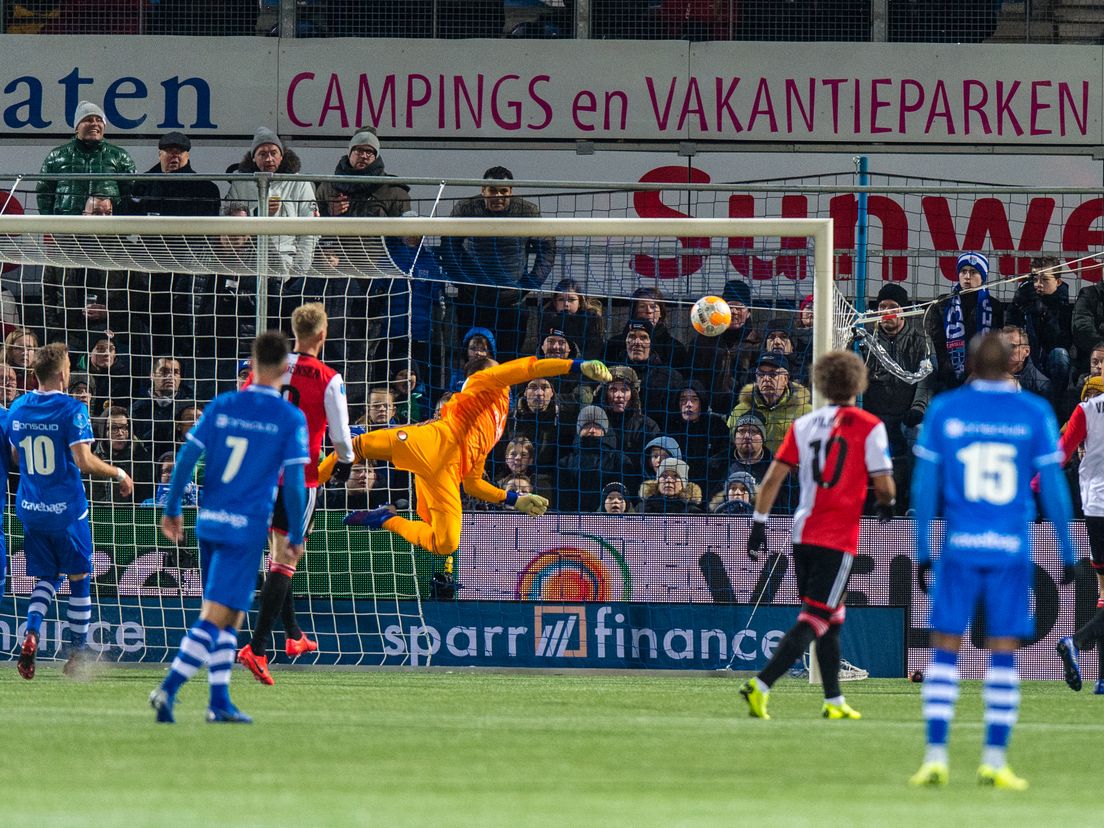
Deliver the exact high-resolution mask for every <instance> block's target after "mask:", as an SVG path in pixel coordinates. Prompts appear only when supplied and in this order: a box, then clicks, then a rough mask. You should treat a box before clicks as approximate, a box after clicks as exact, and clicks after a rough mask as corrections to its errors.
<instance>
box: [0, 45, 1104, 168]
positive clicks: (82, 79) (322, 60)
mask: <svg viewBox="0 0 1104 828" xmlns="http://www.w3.org/2000/svg"><path fill="white" fill-rule="evenodd" d="M2 43H3V49H4V55H5V61H4V67H5V68H4V71H3V73H2V74H0V81H2V83H0V90H2V95H0V135H19V136H24V137H27V136H33V135H51V136H61V135H65V134H67V133H68V132H69V129H68V125H69V123H70V121H71V118H72V114H73V111H74V110H75V108H76V105H77V102H78V101H79V100H81V99H88V100H93V101H96V102H98V103H102V105H103V108H104V111H105V113H106V115H107V121H108V132H109V133H110V134H112V135H116V136H118V135H121V134H126V133H132V134H135V135H147V136H148V135H155V134H158V133H159V132H163V131H166V130H169V129H182V130H185V131H187V132H189V134H190V135H191V136H192V137H193V138H198V137H203V136H205V135H209V136H222V137H231V136H245V135H251V134H252V132H253V130H254V129H256V127H257V126H259V125H261V124H264V125H267V126H269V127H273V128H275V129H277V130H278V131H279V132H280V133H281V134H282V135H285V136H287V137H291V138H296V139H321V138H341V137H347V136H348V134H349V132H350V130H351V129H352V128H355V127H359V126H373V127H375V128H377V129H378V130H379V131H380V133H381V134H384V135H387V136H388V137H389V138H412V139H418V140H486V139H494V140H510V141H517V140H525V141H534V140H536V141H559V142H563V141H571V142H574V141H576V140H597V141H635V142H664V141H667V142H678V141H697V142H702V143H708V142H726V143H730V144H731V143H737V142H756V143H759V142H785V143H796V142H802V143H815V144H834V143H851V144H854V143H859V142H871V141H873V142H879V143H890V144H895V143H900V144H909V145H985V146H1000V145H1033V146H1040V147H1046V146H1061V147H1070V146H1084V147H1092V146H1094V145H1097V144H1100V143H1101V139H1102V132H1101V111H1102V108H1104V95H1102V80H1101V63H1102V51H1101V47H1100V46H1066V47H1063V48H1062V49H1058V50H1055V49H1053V48H1051V47H1050V46H1046V45H1040V46H1030V45H1023V44H1015V45H991V46H978V45H962V46H959V45H949V44H936V45H932V44H866V45H864V48H863V49H862V50H860V51H857V52H855V53H853V54H849V55H848V65H847V71H846V72H841V71H840V67H839V52H840V47H839V46H838V45H837V44H831V43H823V44H822V43H800V44H796V43H727V42H726V43H708V44H690V43H686V42H682V41H653V42H647V43H642V42H633V41H541V40H525V41H514V40H489V41H483V40H442V41H418V40H403V39H380V40H373V39H356V40H349V39H324V40H317V39H303V40H299V39H280V40H274V39H269V38H221V39H220V40H219V47H218V48H217V49H211V48H210V47H209V43H207V42H206V41H203V40H200V39H198V38H188V37H139V36H127V37H110V36H98V37H97V36H79V37H77V36H58V37H51V38H50V39H49V40H48V41H44V40H42V39H39V38H35V37H25V36H10V35H9V36H2ZM46 43H48V48H49V49H50V51H51V52H52V53H53V54H56V55H59V56H64V59H63V60H51V61H45V62H44V61H42V60H41V52H42V50H43V48H44V44H46ZM645 54H646V55H647V60H646V61H642V60H641V57H642V55H645ZM488 55H493V58H494V59H493V60H488Z"/></svg>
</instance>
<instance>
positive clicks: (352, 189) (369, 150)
mask: <svg viewBox="0 0 1104 828" xmlns="http://www.w3.org/2000/svg"><path fill="white" fill-rule="evenodd" d="M334 175H344V176H362V177H363V176H367V177H371V178H377V177H381V176H385V175H389V173H388V172H387V171H386V170H385V169H384V167H383V156H382V155H380V140H379V137H378V136H377V135H376V133H374V132H372V130H370V129H360V130H357V132H356V134H354V135H353V137H352V138H350V139H349V146H348V148H347V150H346V152H345V154H344V155H342V156H341V159H340V160H339V161H338V162H337V167H336V168H335V169H334ZM390 177H391V178H394V176H390ZM334 189H335V190H337V192H339V193H345V195H347V196H349V211H348V215H350V216H356V217H373V218H385V217H387V216H390V217H392V218H398V217H400V216H401V215H402V214H403V213H405V212H407V211H408V210H409V209H410V187H408V186H407V185H406V184H401V183H399V182H398V181H396V182H395V183H391V182H389V181H373V182H368V181H365V182H363V183H361V182H353V181H339V182H337V183H335V184H334Z"/></svg>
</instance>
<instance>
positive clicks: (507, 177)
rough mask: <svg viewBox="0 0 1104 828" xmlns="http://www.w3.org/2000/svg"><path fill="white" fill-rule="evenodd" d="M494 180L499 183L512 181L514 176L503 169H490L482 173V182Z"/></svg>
mask: <svg viewBox="0 0 1104 828" xmlns="http://www.w3.org/2000/svg"><path fill="white" fill-rule="evenodd" d="M491 178H493V179H496V180H499V181H513V180H514V174H513V173H512V172H510V171H509V170H508V169H506V168H505V167H491V168H490V169H489V170H487V171H486V172H485V173H483V180H484V181H486V180H488V179H491Z"/></svg>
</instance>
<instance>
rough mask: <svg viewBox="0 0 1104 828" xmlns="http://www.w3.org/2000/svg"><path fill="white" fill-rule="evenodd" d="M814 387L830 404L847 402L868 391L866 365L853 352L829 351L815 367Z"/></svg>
mask: <svg viewBox="0 0 1104 828" xmlns="http://www.w3.org/2000/svg"><path fill="white" fill-rule="evenodd" d="M813 385H815V386H816V388H817V390H818V391H820V393H821V394H823V395H824V397H825V399H827V400H828V402H831V403H841V402H846V401H848V400H850V399H851V398H852V397H857V396H858V395H859V394H861V393H862V392H863V391H865V390H866V365H864V364H863V361H862V360H861V359H859V357H858V356H857V355H856V354H854V353H852V352H851V351H829V352H828V353H826V354H825V355H824V356H822V357H821V358H820V359H818V360H817V361H816V363H815V364H814V365H813Z"/></svg>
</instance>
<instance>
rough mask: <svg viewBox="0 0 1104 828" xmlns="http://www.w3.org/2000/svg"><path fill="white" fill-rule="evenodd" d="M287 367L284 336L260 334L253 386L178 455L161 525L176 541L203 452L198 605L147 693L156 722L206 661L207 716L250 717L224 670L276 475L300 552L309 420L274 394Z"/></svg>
mask: <svg viewBox="0 0 1104 828" xmlns="http://www.w3.org/2000/svg"><path fill="white" fill-rule="evenodd" d="M287 365H288V346H287V339H286V338H285V337H284V335H283V334H282V333H280V332H279V331H268V332H266V333H263V334H261V335H260V336H258V337H257V338H256V339H255V340H254V342H253V384H252V385H250V386H249V387H248V388H246V389H245V390H244V391H231V392H228V393H226V394H220V395H219V396H217V397H215V399H214V400H212V401H211V404H210V405H208V406H207V407H206V408H204V409H203V416H202V417H201V418H200V420H199V422H198V423H196V424H195V427H194V428H192V430H191V431H190V432H188V440H187V442H186V443H185V444H184V446H183V447H182V448H181V449H180V453H179V454H178V455H177V457H176V466H175V467H174V468H173V473H172V478H171V479H170V480H169V494H168V497H167V499H166V501H165V513H164V515H163V516H162V518H161V531H162V532H163V533H164V535H165V537H167V538H168V539H169V540H171V541H175V542H177V543H180V542H181V541H182V540H183V539H184V520H183V518H182V517H181V507H182V501H183V495H184V487H185V486H186V485H187V483H188V481H190V480H191V479H192V472H193V471H194V470H195V467H196V463H198V462H199V458H200V456H201V455H206V472H205V474H204V478H203V492H202V494H201V495H200V503H199V514H198V515H197V516H196V527H195V532H196V537H197V538H198V539H199V551H200V557H201V559H202V561H203V608H202V609H201V610H200V615H199V621H197V622H196V624H195V626H193V627H192V628H191V629H190V630H188V632H187V634H186V635H185V636H184V639H183V640H182V641H181V642H180V651H179V652H178V653H177V655H176V658H175V659H174V660H173V663H172V666H171V667H170V668H169V674H168V675H167V676H166V677H165V680H164V681H163V682H161V686H160V687H158V688H157V689H156V690H154V691H153V692H152V693H151V694H150V704H151V705H152V706H153V708H154V709H155V710H156V711H157V721H159V722H172V721H174V719H173V705H174V704H175V702H176V693H177V691H178V690H179V689H180V687H181V686H182V685H183V684H184V682H186V681H187V680H188V679H190V678H191V677H192V676H194V675H195V674H196V672H197V671H198V670H199V668H200V667H202V666H203V665H204V664H207V680H208V684H209V685H210V693H211V698H210V703H209V705H208V707H207V721H209V722H236V723H241V724H249V723H250V722H252V721H253V720H252V719H250V718H249V716H247V715H245V714H244V713H242V712H241V711H240V710H238V708H236V707H235V706H234V705H233V703H232V702H231V701H230V668H231V667H232V666H233V665H234V653H235V650H236V649H237V643H238V629H239V628H240V626H241V623H242V621H243V620H244V618H245V613H246V612H247V611H248V610H249V606H250V604H252V603H253V589H254V587H255V586H256V583H257V571H258V569H259V568H260V564H261V556H262V553H263V551H264V546H265V540H266V538H267V537H268V526H269V520H270V519H271V517H272V507H273V504H274V503H275V501H276V487H277V484H278V483H279V482H280V476H281V473H282V475H283V496H284V500H285V503H286V505H287V514H288V541H289V543H290V545H291V551H292V552H293V553H295V554H297V555H301V554H302V553H303V549H302V547H303V531H304V526H303V516H304V515H305V514H306V488H305V485H304V476H303V467H304V466H305V465H306V464H307V463H308V462H310V451H309V449H308V446H307V421H306V418H305V417H304V416H303V413H302V412H301V411H300V410H299V409H298V408H296V407H295V406H294V405H292V404H291V403H289V402H287V401H286V400H284V399H283V398H282V397H281V396H280V391H279V388H280V381H281V378H282V377H283V375H284V371H286V370H287Z"/></svg>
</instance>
